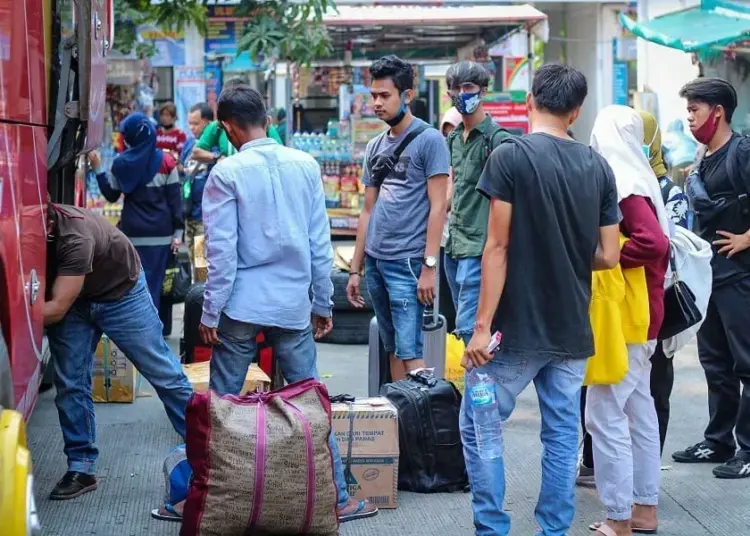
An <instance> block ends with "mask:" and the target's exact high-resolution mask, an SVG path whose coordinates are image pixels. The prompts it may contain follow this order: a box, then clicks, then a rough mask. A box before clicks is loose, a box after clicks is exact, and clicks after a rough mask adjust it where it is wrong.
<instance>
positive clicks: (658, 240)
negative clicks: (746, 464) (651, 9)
mask: <svg viewBox="0 0 750 536" xmlns="http://www.w3.org/2000/svg"><path fill="white" fill-rule="evenodd" d="M643 138H644V126H643V120H642V118H641V116H640V115H639V114H638V113H637V112H636V111H635V110H633V109H632V108H628V107H626V106H608V107H606V108H604V109H603V110H602V111H601V112H600V113H599V115H598V116H597V119H596V122H595V123H594V129H593V132H592V135H591V145H592V147H593V148H594V150H596V151H597V152H599V153H600V154H601V155H602V156H603V157H604V158H605V159H606V160H607V163H608V164H609V165H610V167H611V168H612V171H613V172H614V175H615V181H616V183H617V194H618V205H619V207H620V211H621V213H622V222H621V223H620V230H621V232H622V233H623V234H624V235H625V236H626V237H627V238H628V239H629V240H627V241H626V242H625V243H624V244H623V246H622V249H621V253H620V264H621V266H622V268H624V269H635V268H640V269H641V270H643V273H644V274H645V282H646V288H647V291H646V296H647V301H648V309H649V325H648V328H647V330H646V333H645V335H646V337H645V339H646V340H645V341H644V340H643V338H642V336H643V333H642V332H641V333H633V334H630V335H629V337H631V336H634V337H635V338H636V339H638V340H637V341H636V342H633V343H628V341H627V340H625V341H624V342H625V343H626V348H627V354H628V366H627V372H626V374H625V375H624V377H622V378H621V379H620V381H616V382H613V383H607V384H600V383H596V384H594V385H591V386H589V387H588V390H587V394H586V417H585V420H586V429H587V430H588V432H589V433H590V434H591V437H592V444H593V452H594V465H595V467H596V471H595V475H594V478H595V482H596V488H597V491H598V492H599V497H600V499H601V501H602V503H603V504H604V506H605V508H606V511H607V517H606V520H605V521H604V522H603V523H595V524H593V525H591V529H592V530H594V531H597V532H598V533H601V534H603V535H605V536H630V535H631V534H633V533H647V534H653V533H655V532H656V529H657V518H656V507H657V505H658V502H659V484H660V476H661V473H660V471H661V456H660V448H659V427H658V422H657V417H656V410H655V409H654V402H653V399H652V398H651V390H650V377H651V361H650V358H651V356H652V355H653V353H654V349H655V348H656V338H657V336H658V333H659V329H660V328H661V323H662V320H663V318H664V280H665V276H666V272H667V267H668V264H669V236H670V223H669V220H668V217H667V213H666V210H665V208H664V201H663V200H662V196H661V190H660V188H659V183H658V181H657V179H656V175H655V174H654V172H653V171H652V169H651V166H650V163H649V160H648V158H647V156H646V151H645V149H644V143H643ZM637 294H638V295H637V296H635V300H636V301H640V300H642V298H643V293H642V291H641V292H639V293H637ZM626 296H627V293H626ZM634 308H637V306H636V305H634V304H629V303H627V304H626V307H625V308H624V309H623V310H624V311H625V312H633V311H634ZM626 327H627V323H626ZM633 327H634V326H633ZM623 335H624V332H623ZM631 340H632V339H631ZM621 343H622V341H620V344H621Z"/></svg>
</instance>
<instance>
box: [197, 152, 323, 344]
mask: <svg viewBox="0 0 750 536" xmlns="http://www.w3.org/2000/svg"><path fill="white" fill-rule="evenodd" d="M203 223H204V225H205V229H206V256H207V259H208V281H207V282H206V286H205V301H204V303H203V317H202V319H201V322H202V323H203V324H204V325H206V326H208V327H216V326H218V324H219V317H220V316H221V314H222V313H224V314H226V315H227V316H228V317H230V318H232V319H233V320H238V321H240V322H248V323H251V324H256V325H260V326H276V327H281V328H285V329H297V330H300V329H305V328H307V327H308V326H309V324H310V314H311V312H312V313H315V314H317V315H320V316H331V307H332V302H331V297H332V295H333V284H332V283H331V269H332V268H333V248H332V246H331V231H330V227H329V223H328V215H327V214H326V206H325V195H324V193H323V183H322V181H321V176H320V166H319V165H318V163H317V162H316V161H315V159H313V158H312V157H311V156H310V155H308V154H307V153H303V152H302V151H298V150H296V149H291V148H289V147H285V146H283V145H279V144H278V143H276V142H275V141H274V140H272V139H269V138H263V139H260V140H254V141H251V142H248V143H246V144H245V145H243V146H242V149H240V152H239V153H237V154H236V155H233V156H231V157H229V158H225V159H224V160H222V161H221V162H219V163H218V164H217V165H216V166H215V167H214V168H213V170H212V171H211V175H210V176H209V178H208V181H207V183H206V188H205V190H204V193H203ZM311 286H312V291H313V300H312V303H311V302H310V295H309V289H310V287H311Z"/></svg>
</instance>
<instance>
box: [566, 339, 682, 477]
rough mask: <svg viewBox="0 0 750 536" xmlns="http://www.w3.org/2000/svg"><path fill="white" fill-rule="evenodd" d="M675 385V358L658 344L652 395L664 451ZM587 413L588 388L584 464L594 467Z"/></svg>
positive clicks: (583, 425)
mask: <svg viewBox="0 0 750 536" xmlns="http://www.w3.org/2000/svg"><path fill="white" fill-rule="evenodd" d="M673 386H674V359H672V358H669V357H667V356H666V355H664V348H663V346H662V344H661V343H658V344H657V345H656V351H655V352H654V355H653V356H652V357H651V396H652V397H653V399H654V406H655V407H656V416H657V417H658V419H659V444H660V445H661V451H662V452H663V451H664V440H665V439H666V438H667V428H668V427H669V409H670V406H669V397H670V396H671V395H672V387H673ZM585 414H586V388H585V387H584V388H583V390H582V391H581V428H583V465H585V466H586V467H589V468H592V469H593V467H594V454H593V451H592V445H591V435H589V433H588V432H586V423H585V422H584V415H585Z"/></svg>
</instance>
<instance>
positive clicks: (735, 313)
mask: <svg viewBox="0 0 750 536" xmlns="http://www.w3.org/2000/svg"><path fill="white" fill-rule="evenodd" d="M698 357H699V359H700V363H701V366H702V367H703V371H704V373H705V374H706V382H707V383H708V413H709V421H708V426H706V431H705V438H706V441H707V442H708V443H709V444H710V445H711V446H713V447H714V448H715V449H716V450H718V451H721V452H726V453H734V452H735V450H736V449H737V444H739V451H740V452H739V456H740V457H741V458H743V459H745V460H746V461H750V277H746V278H744V279H740V280H739V281H735V282H732V283H728V284H725V285H721V286H719V287H715V288H714V289H713V293H712V294H711V299H710V300H709V302H708V310H707V311H706V320H705V321H704V322H703V325H702V326H701V329H700V331H699V332H698ZM735 434H736V436H737V442H736V443H735V439H734V436H735Z"/></svg>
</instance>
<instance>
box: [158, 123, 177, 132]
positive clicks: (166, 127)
mask: <svg viewBox="0 0 750 536" xmlns="http://www.w3.org/2000/svg"><path fill="white" fill-rule="evenodd" d="M172 127H174V123H162V124H161V128H163V129H164V130H169V129H171V128H172Z"/></svg>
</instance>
